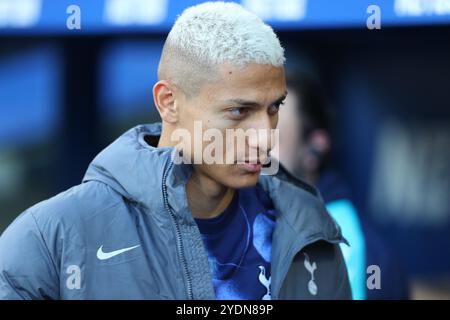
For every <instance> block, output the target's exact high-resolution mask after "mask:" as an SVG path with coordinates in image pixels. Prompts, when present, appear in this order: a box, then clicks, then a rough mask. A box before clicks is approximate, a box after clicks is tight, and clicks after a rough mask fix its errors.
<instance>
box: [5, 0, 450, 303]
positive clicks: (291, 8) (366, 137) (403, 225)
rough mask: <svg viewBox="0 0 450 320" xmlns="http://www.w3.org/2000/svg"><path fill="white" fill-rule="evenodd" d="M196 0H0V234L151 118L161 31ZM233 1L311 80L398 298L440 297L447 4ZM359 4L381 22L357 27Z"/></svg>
mask: <svg viewBox="0 0 450 320" xmlns="http://www.w3.org/2000/svg"><path fill="white" fill-rule="evenodd" d="M200 2H202V1H175V0H84V1H81V0H79V1H77V0H71V1H66V0H0V233H1V232H2V231H3V230H4V229H5V228H6V227H7V226H8V225H9V224H10V223H11V222H12V221H13V219H14V218H15V217H16V216H17V215H19V214H20V213H21V212H22V211H23V210H25V209H26V208H28V207H30V206H31V205H33V204H35V203H37V202H39V201H42V200H44V199H46V198H48V197H51V196H53V195H55V194H57V193H59V192H61V191H63V190H65V189H67V188H69V187H71V186H73V185H75V184H79V183H80V182H81V179H82V177H83V175H84V172H85V170H86V168H87V166H88V164H89V162H90V161H91V160H92V159H93V157H94V156H95V155H96V154H97V153H98V152H99V151H101V150H102V149H103V148H104V147H105V146H107V145H108V144H109V143H111V142H112V141H113V140H114V139H115V138H116V137H118V136H119V135H120V134H121V133H123V132H124V131H126V130H127V129H129V128H131V127H132V126H135V125H137V124H141V123H151V122H155V121H158V120H159V118H158V115H157V112H156V109H155V107H154V105H153V99H152V86H153V84H154V83H155V82H156V70H157V65H158V61H159V57H160V53H161V49H162V46H163V43H164V40H165V37H166V35H167V32H168V31H169V30H170V27H171V25H172V24H173V22H174V20H175V18H176V16H177V14H179V13H181V12H182V10H183V9H184V8H186V7H188V6H191V5H193V4H195V3H200ZM240 3H242V4H243V5H244V6H246V7H247V8H249V9H250V10H252V11H254V12H256V13H257V14H258V15H259V16H260V17H261V18H263V19H264V20H265V21H267V22H268V23H269V24H270V25H271V26H273V28H274V29H275V30H276V32H277V34H278V35H279V37H280V39H281V42H282V44H283V45H284V46H285V48H286V55H287V59H288V62H287V68H288V69H289V68H292V69H293V70H294V69H295V70H299V69H301V70H303V72H306V73H308V74H311V75H314V77H315V78H316V79H319V80H320V82H321V84H322V85H323V88H324V90H325V92H326V94H327V96H328V97H329V100H330V101H331V104H332V107H333V109H334V114H335V117H334V118H333V121H334V123H333V126H334V127H335V128H336V130H335V132H334V133H333V134H334V137H333V139H334V144H335V148H334V153H333V162H334V163H335V166H336V167H338V168H339V171H340V172H341V174H342V175H343V177H344V178H345V180H346V182H347V183H348V185H349V186H350V188H351V190H352V192H351V200H352V202H353V203H354V205H355V207H356V208H357V211H358V214H359V215H360V216H361V218H362V219H363V220H364V221H367V223H369V224H370V225H371V226H372V227H373V229H375V230H376V232H377V234H378V235H380V237H382V239H383V241H384V243H385V244H386V245H387V246H388V247H389V249H390V250H391V252H393V253H394V255H395V257H396V259H398V261H400V262H401V265H402V270H403V271H402V272H404V275H405V276H407V278H408V288H409V289H408V290H409V293H410V298H412V299H428V298H438V299H439V298H443V299H448V298H450V196H449V190H450V143H449V142H450V0H370V1H369V0H367V1H366V0H339V1H331V0H277V1H275V0H244V1H241V2H240ZM71 5H76V7H71V8H69V6H71ZM370 5H377V6H378V8H379V14H380V17H381V25H380V26H381V29H373V30H370V29H369V28H368V27H367V20H368V19H369V18H370V17H371V14H372V13H371V12H368V7H369V6H370ZM78 13H79V18H80V20H79V22H80V23H79V25H77V14H78ZM78 27H80V28H78ZM381 281H382V283H381V285H382V286H383V277H382V280H381ZM381 298H382V297H381Z"/></svg>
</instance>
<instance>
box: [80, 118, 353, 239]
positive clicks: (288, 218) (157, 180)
mask: <svg viewBox="0 0 450 320" xmlns="http://www.w3.org/2000/svg"><path fill="white" fill-rule="evenodd" d="M160 134H161V123H154V124H150V125H139V126H137V127H134V128H132V129H130V130H129V131H127V132H126V133H125V134H123V135H122V136H120V137H119V138H118V139H117V140H116V141H114V142H113V143H112V144H111V145H109V146H108V147H107V148H106V149H104V150H103V151H102V152H100V153H99V154H98V155H97V156H96V157H95V159H94V160H93V161H92V163H91V164H90V165H89V167H88V170H87V172H86V174H85V176H84V178H83V182H86V181H90V180H97V181H101V182H103V183H106V184H107V185H109V186H110V187H111V188H113V189H114V190H115V191H117V192H118V193H120V194H121V195H122V196H124V197H125V198H127V199H128V200H129V201H132V202H136V203H139V204H140V205H143V206H145V207H147V208H149V209H152V210H150V211H152V212H162V211H161V210H164V209H163V208H164V206H163V191H162V189H163V188H162V187H163V186H162V183H163V180H164V179H163V176H164V174H166V175H167V179H166V181H165V182H166V187H167V192H168V194H169V197H168V200H169V204H170V206H171V207H172V208H173V210H174V212H175V213H176V214H178V215H179V217H180V218H181V219H182V220H184V221H185V222H186V223H188V224H195V221H194V219H193V218H192V215H191V213H190V210H189V207H188V202H187V198H186V193H185V185H186V183H187V181H188V179H189V176H190V174H191V173H192V166H191V165H188V164H174V163H173V161H172V160H173V156H174V152H175V148H174V147H162V148H156V143H157V141H158V140H159V135H160ZM152 140H153V142H152ZM152 144H153V145H152ZM279 168H280V169H279V171H278V173H277V174H276V175H273V176H260V178H259V182H258V183H259V184H260V185H261V186H262V187H263V189H264V190H265V191H266V193H267V194H268V195H269V197H270V198H271V200H272V202H273V205H274V207H275V210H277V212H278V214H279V219H278V220H277V223H279V224H282V225H283V224H285V226H282V228H286V229H287V230H289V233H292V235H293V237H294V238H295V239H297V241H300V239H301V240H302V241H304V242H307V241H308V239H312V238H316V237H320V238H323V239H324V240H328V241H335V240H337V239H342V236H341V232H340V228H339V227H338V225H337V224H336V223H335V222H334V220H333V219H332V218H331V217H330V216H329V215H328V213H327V212H326V209H325V207H324V205H323V203H322V201H321V199H320V195H319V193H318V192H317V191H316V190H315V189H314V188H313V187H311V186H309V185H307V184H306V183H304V182H302V181H301V180H299V179H296V178H295V177H293V176H291V175H290V174H289V173H288V172H287V171H286V170H285V169H284V168H283V167H282V166H281V165H280V166H279ZM342 240H343V241H345V240H344V239H342Z"/></svg>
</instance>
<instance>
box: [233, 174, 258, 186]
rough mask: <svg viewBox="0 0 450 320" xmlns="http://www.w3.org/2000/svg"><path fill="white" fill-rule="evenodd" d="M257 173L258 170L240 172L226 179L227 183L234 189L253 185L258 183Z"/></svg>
mask: <svg viewBox="0 0 450 320" xmlns="http://www.w3.org/2000/svg"><path fill="white" fill-rule="evenodd" d="M259 174H260V172H255V173H245V174H240V175H239V176H236V177H233V179H232V181H228V183H227V185H228V186H229V187H231V188H234V189H242V188H249V187H253V186H255V185H256V184H257V183H258V179H259Z"/></svg>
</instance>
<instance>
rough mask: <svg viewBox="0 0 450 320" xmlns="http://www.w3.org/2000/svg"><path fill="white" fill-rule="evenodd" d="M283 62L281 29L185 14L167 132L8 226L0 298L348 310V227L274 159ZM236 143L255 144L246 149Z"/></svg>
mask: <svg viewBox="0 0 450 320" xmlns="http://www.w3.org/2000/svg"><path fill="white" fill-rule="evenodd" d="M284 62H285V58H284V50H283V48H282V46H281V45H280V42H279V40H278V38H277V36H276V35H275V33H274V32H273V30H272V28H271V27H269V26H268V25H266V24H265V23H264V22H263V21H261V19H259V18H258V17H257V16H255V15H254V14H252V13H250V12H248V11H246V10H245V9H244V8H242V7H241V6H240V5H238V4H234V3H223V2H207V3H203V4H200V5H197V6H194V7H190V8H188V9H186V10H185V11H184V12H183V13H182V14H181V16H179V17H178V19H177V20H176V22H175V24H174V26H173V27H172V29H171V31H170V33H169V35H168V37H167V40H166V42H165V45H164V48H163V51H162V55H161V60H160V64H159V68H158V81H157V83H156V84H155V85H154V87H153V98H154V104H155V106H156V108H157V110H158V112H159V114H160V116H161V120H162V122H161V123H156V124H150V125H140V126H137V127H135V128H132V129H130V130H129V131H128V132H126V133H125V134H123V135H122V136H121V137H119V138H118V139H117V140H116V141H115V142H113V143H112V144H111V145H110V146H108V147H107V148H106V149H105V150H103V151H102V152H100V154H99V155H98V156H97V157H96V158H95V159H94V160H93V161H92V163H91V164H90V165H89V167H88V169H87V172H86V175H85V176H84V178H83V181H82V183H81V184H80V185H77V186H74V187H73V188H71V189H69V190H67V191H65V192H63V193H61V194H59V195H57V196H55V197H53V198H51V199H48V200H46V201H43V202H41V203H39V204H37V205H35V206H33V207H31V208H30V209H28V210H26V211H25V212H24V213H23V214H22V215H20V216H19V217H18V218H17V219H16V220H15V221H14V222H13V223H12V225H11V226H10V227H9V228H8V229H7V230H6V231H5V232H4V233H3V235H2V236H1V238H0V298H3V299H265V300H266V299H267V300H268V299H349V298H351V292H350V288H349V283H348V277H347V272H346V267H345V263H344V261H343V259H342V254H341V251H340V248H339V243H341V242H345V239H343V237H342V235H341V232H340V229H339V227H338V226H337V224H336V223H335V222H334V220H333V219H332V218H330V216H329V215H328V213H327V211H326V209H325V207H324V205H323V203H322V201H321V198H320V195H319V194H318V192H317V191H316V190H315V189H314V188H313V187H311V186H309V185H307V184H306V183H304V182H302V181H299V180H297V179H295V178H293V177H291V176H290V175H289V174H288V173H287V172H286V171H285V170H284V169H283V168H282V166H280V167H278V165H277V164H276V161H275V160H274V159H272V158H271V154H270V151H271V150H272V148H273V146H274V144H275V143H276V134H273V131H274V130H275V128H276V126H277V121H278V111H279V108H280V105H281V104H282V103H283V100H284V98H285V97H286V85H285V76H284ZM198 129H201V131H202V132H203V133H204V134H202V135H200V137H199V136H198V135H197V134H196V131H198ZM230 131H231V132H235V133H236V132H237V133H239V132H249V131H255V132H258V135H257V138H255V136H253V137H251V136H244V137H243V139H239V134H237V135H236V136H233V140H234V139H235V138H237V139H238V142H239V143H237V145H236V144H234V143H230V141H229V140H230V139H227V135H226V132H230ZM261 132H262V133H264V134H259V133H261ZM180 133H181V134H180ZM241 138H242V137H241ZM210 143H214V145H213V146H214V147H211V144H210ZM211 159H212V160H214V161H210V160H211ZM176 160H177V161H176ZM180 160H181V161H180ZM274 164H276V165H274ZM266 168H271V170H268V171H267V172H265V171H264V170H266ZM274 168H275V170H273V169H274Z"/></svg>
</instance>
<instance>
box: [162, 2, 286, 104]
mask: <svg viewBox="0 0 450 320" xmlns="http://www.w3.org/2000/svg"><path fill="white" fill-rule="evenodd" d="M284 62H285V57H284V49H283V47H282V46H281V44H280V41H279V39H278V37H277V36H276V34H275V32H274V31H273V29H272V28H271V27H270V26H268V25H267V24H265V23H264V22H263V21H262V20H261V19H260V18H259V17H258V16H256V15H255V14H253V13H251V12H249V11H247V10H246V9H244V8H243V7H242V6H241V5H239V4H236V3H232V2H221V1H220V2H205V3H202V4H199V5H196V6H192V7H190V8H187V9H186V10H184V12H183V13H182V14H181V15H180V16H179V17H178V18H177V20H176V22H175V24H174V25H173V27H172V29H171V30H170V32H169V34H168V36H167V39H166V42H165V44H164V48H163V51H162V55H161V59H160V62H159V67H158V79H159V80H162V79H165V80H171V81H173V82H174V83H175V84H176V85H177V86H179V87H180V88H181V89H182V90H183V91H184V92H185V93H186V94H188V95H190V94H193V93H195V91H196V90H197V89H198V88H199V87H200V86H201V84H202V83H204V82H205V81H211V80H212V79H213V78H214V77H217V67H218V66H219V65H220V64H223V63H229V64H231V65H233V66H237V67H242V66H245V65H247V64H250V63H256V64H267V65H272V66H275V67H281V66H283V65H284Z"/></svg>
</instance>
